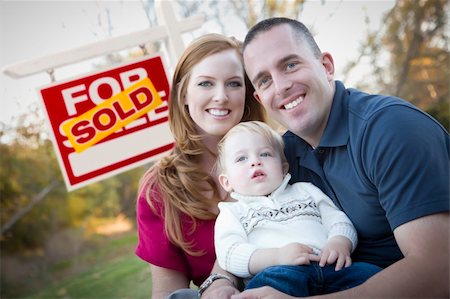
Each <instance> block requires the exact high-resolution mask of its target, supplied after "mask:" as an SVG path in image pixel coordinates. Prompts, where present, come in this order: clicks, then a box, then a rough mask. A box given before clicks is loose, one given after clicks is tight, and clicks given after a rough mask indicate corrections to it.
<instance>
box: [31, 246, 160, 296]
mask: <svg viewBox="0 0 450 299" xmlns="http://www.w3.org/2000/svg"><path fill="white" fill-rule="evenodd" d="M150 294H151V281H150V271H149V267H148V266H147V265H146V264H144V263H143V262H142V261H140V260H138V259H137V258H136V256H135V255H134V254H127V255H125V256H121V257H118V258H115V259H114V260H111V261H109V262H106V263H104V264H102V265H95V266H94V267H92V269H90V270H89V271H86V272H84V273H81V274H79V275H77V276H74V277H71V278H69V279H66V280H65V281H63V282H60V283H57V284H55V285H53V286H51V287H49V288H47V289H45V290H42V291H40V292H39V293H37V294H34V295H32V296H29V297H27V298H96V299H100V298H130V299H134V298H150Z"/></svg>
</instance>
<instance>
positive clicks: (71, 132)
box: [61, 77, 163, 153]
mask: <svg viewBox="0 0 450 299" xmlns="http://www.w3.org/2000/svg"><path fill="white" fill-rule="evenodd" d="M162 103H163V101H162V99H161V97H160V96H159V94H158V92H157V91H156V89H155V87H154V85H153V83H152V81H151V80H150V79H149V78H148V77H147V78H145V79H143V80H141V81H139V82H137V83H136V84H133V85H131V86H130V87H128V88H126V89H125V90H123V91H122V92H120V93H118V94H116V95H114V96H113V97H112V98H110V99H108V100H105V101H103V102H102V103H101V104H99V105H97V106H96V107H94V108H92V109H90V110H88V111H87V112H85V113H83V114H81V115H80V116H78V117H76V118H72V119H69V120H67V121H66V122H64V123H63V124H61V129H62V131H63V132H64V133H65V135H66V136H67V138H68V140H69V142H70V143H71V144H72V146H73V148H74V149H75V151H76V152H77V153H80V152H82V151H84V150H86V149H87V148H89V147H91V146H92V145H94V144H96V143H98V142H99V141H101V140H103V139H104V138H106V137H108V136H109V135H111V134H112V133H114V132H116V131H117V130H120V129H121V128H123V127H125V126H126V125H128V124H129V123H130V122H132V121H134V120H136V119H138V118H139V117H141V116H143V115H144V114H146V113H148V112H150V111H151V110H153V109H155V108H157V107H158V106H160V105H161V104H162Z"/></svg>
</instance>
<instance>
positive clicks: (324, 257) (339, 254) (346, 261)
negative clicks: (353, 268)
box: [319, 236, 352, 271]
mask: <svg viewBox="0 0 450 299" xmlns="http://www.w3.org/2000/svg"><path fill="white" fill-rule="evenodd" d="M351 250H352V242H351V241H350V240H349V239H348V238H346V237H344V236H335V237H333V238H331V239H330V240H328V243H327V244H326V245H325V247H324V249H323V250H322V253H321V254H320V261H319V265H320V266H321V267H323V266H325V265H331V264H334V263H336V268H335V270H336V271H338V270H341V269H342V268H344V267H349V266H350V265H351V264H352V259H351V257H350V253H351Z"/></svg>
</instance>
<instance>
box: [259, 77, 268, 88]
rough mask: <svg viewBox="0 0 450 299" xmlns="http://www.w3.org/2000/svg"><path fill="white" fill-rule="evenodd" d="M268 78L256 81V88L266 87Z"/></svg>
mask: <svg viewBox="0 0 450 299" xmlns="http://www.w3.org/2000/svg"><path fill="white" fill-rule="evenodd" d="M269 81H270V78H269V77H264V78H262V79H261V80H259V81H258V87H260V88H262V87H264V86H266V85H268V84H269Z"/></svg>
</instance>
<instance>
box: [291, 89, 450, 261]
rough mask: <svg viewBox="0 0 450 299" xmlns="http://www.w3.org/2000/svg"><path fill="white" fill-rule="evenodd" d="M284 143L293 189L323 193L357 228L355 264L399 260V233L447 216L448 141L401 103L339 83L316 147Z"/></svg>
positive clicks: (425, 117)
mask: <svg viewBox="0 0 450 299" xmlns="http://www.w3.org/2000/svg"><path fill="white" fill-rule="evenodd" d="M283 138H284V141H285V144H286V147H285V153H286V157H287V159H288V162H289V165H290V170H289V172H290V173H291V175H292V179H291V181H290V183H295V182H299V181H307V182H312V183H313V184H315V185H316V186H318V187H320V188H321V189H322V190H323V191H324V192H325V193H326V194H328V195H329V196H330V197H331V198H332V199H333V201H334V202H335V204H336V205H337V206H339V207H340V208H341V209H342V210H343V211H344V212H345V213H346V214H347V215H348V217H349V218H350V219H351V220H352V222H353V224H354V225H355V227H356V230H357V231H358V238H359V239H358V246H357V249H356V250H355V252H354V253H353V255H352V257H353V260H354V261H366V262H370V263H373V264H376V265H379V266H381V267H387V266H389V265H390V264H392V263H394V262H395V261H397V260H399V259H401V258H402V257H403V255H402V253H401V251H400V249H399V248H398V246H397V243H396V242H395V239H394V236H393V233H392V231H393V230H394V229H395V228H396V227H398V226H400V225H402V224H404V223H406V222H408V221H411V220H413V219H416V218H420V217H422V216H426V215H430V214H433V213H437V212H442V211H448V210H449V197H450V195H449V181H450V177H449V165H450V164H449V160H450V158H449V155H450V147H449V143H450V142H449V135H448V133H447V132H446V131H445V129H444V128H443V127H442V126H441V125H440V124H438V123H437V122H436V121H435V120H434V119H432V118H431V117H430V116H428V115H427V114H425V113H424V112H422V111H420V110H419V109H417V108H415V107H414V106H413V105H411V104H409V103H407V102H406V101H403V100H401V99H398V98H394V97H389V96H383V95H369V94H366V93H362V92H360V91H358V90H355V89H345V86H344V85H343V84H342V83H341V82H339V81H336V92H335V95H334V99H333V104H332V109H331V113H330V116H329V119H328V123H327V126H326V128H325V131H324V134H323V136H322V138H321V140H320V144H319V146H318V147H317V148H316V149H312V148H311V146H310V145H308V144H307V143H306V142H305V141H303V140H302V139H301V138H299V137H298V136H296V135H294V134H293V133H292V132H287V133H286V134H285V135H284V136H283Z"/></svg>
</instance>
